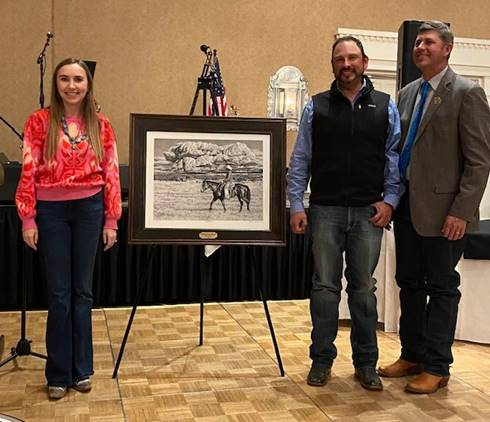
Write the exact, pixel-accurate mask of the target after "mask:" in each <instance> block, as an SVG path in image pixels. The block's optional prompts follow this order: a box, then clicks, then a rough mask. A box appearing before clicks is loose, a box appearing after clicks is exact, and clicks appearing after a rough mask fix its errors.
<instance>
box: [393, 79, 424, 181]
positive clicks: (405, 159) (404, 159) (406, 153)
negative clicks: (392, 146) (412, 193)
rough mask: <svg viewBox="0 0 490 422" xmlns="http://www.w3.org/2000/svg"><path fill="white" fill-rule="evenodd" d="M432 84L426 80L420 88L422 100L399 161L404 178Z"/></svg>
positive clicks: (404, 177)
mask: <svg viewBox="0 0 490 422" xmlns="http://www.w3.org/2000/svg"><path fill="white" fill-rule="evenodd" d="M429 89H430V85H429V82H427V81H424V83H423V84H422V86H421V88H420V101H419V103H418V105H417V110H416V111H415V116H414V118H413V120H412V124H411V125H410V129H409V130H408V135H407V141H406V142H405V146H404V147H403V150H402V153H401V154H400V161H399V162H398V167H399V169H400V174H401V176H402V178H403V179H406V177H407V168H408V164H409V163H410V156H411V154H412V146H413V141H414V140H415V137H416V136H417V130H418V128H419V125H420V121H421V120H422V112H423V111H424V105H425V100H426V99H427V94H428V93H429Z"/></svg>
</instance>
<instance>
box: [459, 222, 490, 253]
mask: <svg viewBox="0 0 490 422" xmlns="http://www.w3.org/2000/svg"><path fill="white" fill-rule="evenodd" d="M464 257H465V259H490V220H482V221H480V227H479V229H478V231H476V232H474V233H470V234H468V235H467V240H466V246H465V249H464Z"/></svg>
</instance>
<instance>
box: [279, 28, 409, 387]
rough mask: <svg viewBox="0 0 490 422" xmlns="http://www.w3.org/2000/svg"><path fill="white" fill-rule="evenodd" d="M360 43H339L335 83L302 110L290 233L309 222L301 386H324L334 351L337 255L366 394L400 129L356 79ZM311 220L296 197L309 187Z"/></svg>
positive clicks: (379, 98) (291, 178)
mask: <svg viewBox="0 0 490 422" xmlns="http://www.w3.org/2000/svg"><path fill="white" fill-rule="evenodd" d="M367 65H368V57H367V56H366V55H365V53H364V48H363V46H362V44H361V42H360V41H359V40H358V39H357V38H354V37H342V38H339V39H337V40H336V41H335V43H334V45H333V47H332V69H333V73H334V75H335V81H334V82H333V83H332V86H331V88H330V90H328V91H326V92H322V93H320V94H317V95H315V96H314V97H313V99H312V100H311V101H310V102H309V103H308V104H307V105H306V108H305V110H304V112H303V117H302V119H301V124H300V128H299V132H298V138H297V140H296V145H295V147H294V151H293V154H292V156H291V162H290V166H289V171H288V196H289V200H290V203H291V219H290V225H291V230H292V231H293V232H294V233H304V232H305V229H306V226H307V223H308V221H309V222H310V225H311V228H310V233H311V238H312V250H313V257H314V263H315V268H314V276H313V282H312V290H311V301H310V310H311V317H312V323H313V330H312V333H311V339H312V344H311V346H310V357H311V359H312V366H311V370H310V372H309V374H308V378H307V382H308V384H309V385H313V386H322V385H325V384H326V382H327V380H328V378H329V376H330V370H331V367H332V364H333V361H334V359H335V357H336V356H337V349H336V347H335V345H334V341H335V338H336V336H337V328H338V315H339V311H338V306H339V302H340V292H341V290H342V283H341V278H342V269H343V254H344V253H345V258H346V269H345V276H346V279H347V289H346V291H347V293H348V297H349V300H348V303H349V310H350V314H351V324H352V329H351V346H352V358H353V364H354V367H355V375H356V378H357V379H358V380H359V382H360V384H361V385H362V386H363V387H364V388H366V389H369V390H382V389H383V385H382V383H381V380H380V378H379V377H378V375H377V373H376V370H375V367H376V363H377V360H378V346H377V339H376V323H377V319H378V314H377V310H376V296H375V294H374V292H375V290H376V288H375V283H376V280H375V279H374V278H373V273H374V270H375V268H376V265H377V263H378V258H379V252H380V248H381V238H382V235H383V227H387V226H388V224H389V223H390V220H391V216H392V213H393V210H394V208H395V207H396V206H397V205H398V202H399V189H400V179H399V173H398V153H397V147H398V141H399V138H400V120H399V116H398V112H397V110H396V106H395V104H394V102H393V101H392V100H391V99H390V97H389V95H387V94H384V93H382V92H379V91H376V90H375V89H374V88H373V85H372V83H371V81H370V80H369V78H368V77H366V76H365V75H364V71H365V70H366V68H367ZM310 177H311V181H310V186H311V195H310V207H309V217H308V218H309V220H308V218H307V216H306V213H305V210H304V207H303V194H304V191H305V188H306V186H307V184H308V180H310Z"/></svg>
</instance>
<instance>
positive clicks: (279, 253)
mask: <svg viewBox="0 0 490 422" xmlns="http://www.w3.org/2000/svg"><path fill="white" fill-rule="evenodd" d="M126 239H127V210H126V209H125V210H124V213H123V217H122V219H121V221H120V224H119V241H118V243H117V244H116V246H114V248H112V249H111V250H110V251H108V252H103V251H102V245H100V246H99V250H98V252H97V259H96V264H95V271H94V285H93V292H94V302H95V303H94V305H95V306H127V305H132V303H133V301H134V298H135V295H136V291H137V286H139V284H140V283H141V282H142V280H143V279H144V276H145V274H146V273H148V277H149V279H148V283H147V289H146V290H145V291H144V295H143V298H142V300H141V301H140V304H141V305H144V304H145V305H147V304H159V303H164V304H172V303H191V302H199V300H200V291H201V281H202V280H204V282H205V289H204V296H205V300H206V301H217V302H225V301H246V300H258V299H259V298H260V297H259V293H258V289H257V287H258V284H259V283H260V285H261V286H262V288H263V290H264V293H265V297H266V298H268V299H304V298H307V297H309V291H310V283H311V272H312V262H311V248H310V243H309V240H308V238H307V237H305V236H297V235H293V234H292V233H289V234H288V243H287V246H286V247H262V246H223V247H221V248H220V249H219V250H218V251H216V252H215V253H214V254H213V255H212V256H211V257H210V258H204V257H203V247H202V246H141V245H128V244H127V243H126ZM152 254H153V259H152V262H151V265H149V261H150V256H151V255H152ZM207 274H208V276H207ZM22 277H25V279H26V284H27V304H28V308H29V309H45V308H46V294H45V290H46V280H45V278H44V271H43V268H42V263H41V260H40V257H39V254H38V253H37V252H33V251H31V250H30V249H29V248H27V247H25V246H24V244H23V241H22V236H21V223H20V220H19V219H18V217H17V213H16V210H15V207H14V206H13V205H2V206H0V310H8V309H19V308H20V304H21V286H22Z"/></svg>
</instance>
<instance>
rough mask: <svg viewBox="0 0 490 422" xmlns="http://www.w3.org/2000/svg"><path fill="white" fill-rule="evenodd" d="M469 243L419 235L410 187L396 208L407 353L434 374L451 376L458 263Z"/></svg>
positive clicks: (402, 323) (402, 329) (403, 336)
mask: <svg viewBox="0 0 490 422" xmlns="http://www.w3.org/2000/svg"><path fill="white" fill-rule="evenodd" d="M441 228H442V227H441ZM464 244H465V238H463V239H461V240H456V241H450V240H447V239H446V238H445V237H442V236H441V237H424V236H420V235H419V234H417V232H416V231H415V229H414V227H413V225H412V222H411V218H410V207H409V201H408V192H407V194H405V195H404V196H403V197H402V200H401V202H400V205H399V206H398V208H397V211H396V213H395V245H396V281H397V284H398V286H399V287H400V289H401V290H400V307H401V317H400V341H401V345H402V351H401V357H402V358H403V359H405V360H408V361H410V362H418V363H422V364H423V365H424V369H425V371H426V372H429V373H431V374H433V375H439V376H446V375H449V365H450V364H451V363H452V362H453V356H452V353H451V346H452V344H453V341H454V331H455V329H456V319H457V315H458V304H459V300H460V297H461V293H460V292H459V290H458V286H459V284H460V278H459V274H458V272H457V271H456V270H455V267H456V265H457V263H458V261H459V259H460V258H461V255H462V253H463V250H464Z"/></svg>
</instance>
